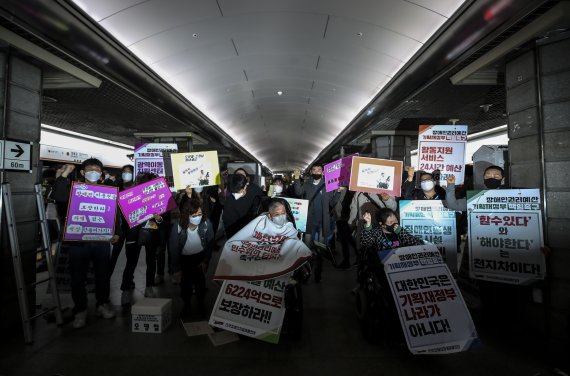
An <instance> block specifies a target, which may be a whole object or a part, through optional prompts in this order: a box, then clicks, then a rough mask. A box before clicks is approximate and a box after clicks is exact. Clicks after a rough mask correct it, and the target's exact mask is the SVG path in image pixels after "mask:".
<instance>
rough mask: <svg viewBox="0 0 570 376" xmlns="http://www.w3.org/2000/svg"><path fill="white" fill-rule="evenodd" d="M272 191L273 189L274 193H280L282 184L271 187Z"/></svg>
mask: <svg viewBox="0 0 570 376" xmlns="http://www.w3.org/2000/svg"><path fill="white" fill-rule="evenodd" d="M273 191H274V192H275V193H281V192H283V186H281V185H276V186H275V188H274V189H273Z"/></svg>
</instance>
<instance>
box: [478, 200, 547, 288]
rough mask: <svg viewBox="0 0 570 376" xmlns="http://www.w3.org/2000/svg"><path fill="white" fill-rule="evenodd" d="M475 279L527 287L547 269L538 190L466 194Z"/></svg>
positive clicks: (539, 278)
mask: <svg viewBox="0 0 570 376" xmlns="http://www.w3.org/2000/svg"><path fill="white" fill-rule="evenodd" d="M467 197H468V199H467V212H468V214H469V217H468V219H469V264H470V265H469V270H470V274H471V277H472V278H478V279H486V280H490V281H495V282H503V283H510V284H515V285H525V284H529V283H531V282H534V281H536V280H541V279H544V277H545V275H546V266H545V260H544V255H543V254H542V252H541V247H542V246H543V245H544V240H543V229H542V214H541V201H540V190H539V189H497V190H491V191H479V192H477V191H469V192H467Z"/></svg>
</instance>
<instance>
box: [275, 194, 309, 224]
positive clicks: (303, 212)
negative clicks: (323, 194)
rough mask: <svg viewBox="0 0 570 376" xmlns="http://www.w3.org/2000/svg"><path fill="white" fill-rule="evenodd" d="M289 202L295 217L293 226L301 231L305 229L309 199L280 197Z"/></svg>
mask: <svg viewBox="0 0 570 376" xmlns="http://www.w3.org/2000/svg"><path fill="white" fill-rule="evenodd" d="M281 198H282V199H283V200H285V201H287V202H288V203H289V206H290V207H291V212H292V213H293V216H294V217H295V226H296V227H297V230H299V231H301V232H306V231H307V217H308V215H309V200H301V199H298V198H287V197H281Z"/></svg>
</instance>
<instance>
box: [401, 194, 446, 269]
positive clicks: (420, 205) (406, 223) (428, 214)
mask: <svg viewBox="0 0 570 376" xmlns="http://www.w3.org/2000/svg"><path fill="white" fill-rule="evenodd" d="M400 222H401V225H402V227H404V228H405V229H406V231H408V232H409V233H410V234H412V235H414V236H415V237H416V238H420V239H422V240H423V241H425V242H427V243H429V244H435V245H436V246H437V248H438V249H439V252H440V253H441V255H442V256H443V258H444V260H445V262H446V263H447V266H448V267H449V269H450V270H451V272H452V273H457V223H456V219H455V211H453V210H450V209H448V208H446V207H445V206H443V203H442V201H441V200H401V201H400Z"/></svg>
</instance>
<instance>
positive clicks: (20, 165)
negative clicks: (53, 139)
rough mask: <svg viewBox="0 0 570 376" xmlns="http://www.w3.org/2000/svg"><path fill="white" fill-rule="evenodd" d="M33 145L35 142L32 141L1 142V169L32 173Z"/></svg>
mask: <svg viewBox="0 0 570 376" xmlns="http://www.w3.org/2000/svg"><path fill="white" fill-rule="evenodd" d="M32 145H33V142H30V141H17V140H0V156H1V157H2V158H1V159H2V162H1V163H0V168H2V169H4V170H6V171H25V172H29V173H31V172H32Z"/></svg>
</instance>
